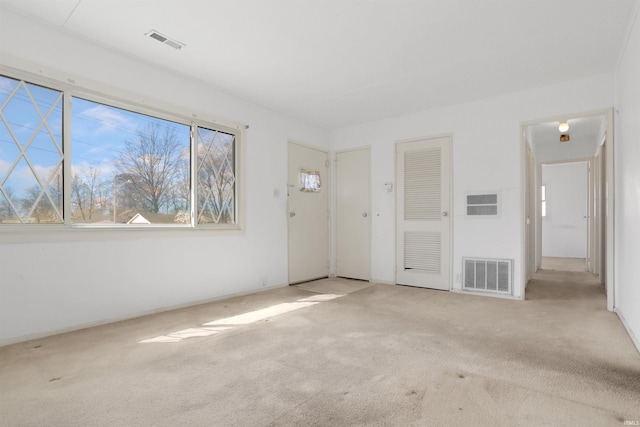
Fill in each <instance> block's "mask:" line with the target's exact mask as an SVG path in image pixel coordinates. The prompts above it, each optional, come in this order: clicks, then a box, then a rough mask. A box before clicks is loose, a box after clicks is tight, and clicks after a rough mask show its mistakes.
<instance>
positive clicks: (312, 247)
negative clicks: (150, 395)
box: [287, 143, 329, 283]
mask: <svg viewBox="0 0 640 427" xmlns="http://www.w3.org/2000/svg"><path fill="white" fill-rule="evenodd" d="M328 167H329V155H328V154H327V153H326V152H324V151H320V150H316V149H313V148H308V147H303V146H301V145H298V144H293V143H289V161H288V174H287V175H288V178H287V180H288V185H287V189H288V191H287V193H288V197H287V202H288V241H289V283H300V282H305V281H308V280H313V279H318V278H321V277H327V276H328V275H329V179H328V173H327V171H328ZM303 177H306V178H307V179H306V182H307V188H306V189H305V188H303V184H302V182H301V181H302V178H303ZM316 177H319V181H320V182H319V184H320V185H319V188H315V190H318V191H314V182H315V179H316Z"/></svg>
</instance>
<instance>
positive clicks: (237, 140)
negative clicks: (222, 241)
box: [0, 64, 248, 233]
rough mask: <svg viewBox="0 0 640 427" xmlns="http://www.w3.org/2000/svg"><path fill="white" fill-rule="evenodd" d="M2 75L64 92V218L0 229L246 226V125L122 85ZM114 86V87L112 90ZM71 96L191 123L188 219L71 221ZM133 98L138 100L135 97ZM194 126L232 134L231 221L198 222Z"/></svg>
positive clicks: (3, 69) (7, 70)
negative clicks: (83, 84)
mask: <svg viewBox="0 0 640 427" xmlns="http://www.w3.org/2000/svg"><path fill="white" fill-rule="evenodd" d="M0 75H2V76H4V77H7V78H10V79H14V80H20V81H24V82H26V83H31V84H34V85H38V86H42V87H45V88H49V89H53V90H56V91H60V92H62V151H63V153H62V177H63V203H62V209H63V222H62V223H51V224H33V223H22V224H0V233H2V232H6V231H9V230H18V231H26V230H38V232H42V231H46V230H50V231H53V230H69V229H71V230H215V231H220V232H222V231H229V232H242V231H244V229H245V209H244V206H245V192H244V162H245V156H244V146H245V132H246V129H247V128H248V126H246V125H241V124H238V123H231V122H226V121H224V120H221V119H219V118H217V117H212V116H210V115H207V114H201V113H196V112H185V111H184V110H183V109H180V108H179V107H176V106H174V105H169V104H166V103H164V102H162V101H157V100H152V99H149V98H148V97H145V96H141V95H137V96H136V95H135V94H133V93H131V92H126V91H123V90H121V89H112V88H108V87H101V89H102V91H97V90H93V89H91V88H86V87H78V86H76V84H75V81H73V80H71V79H68V83H63V82H61V81H59V80H56V79H53V78H48V77H44V76H41V75H36V74H32V73H29V72H27V71H23V70H18V69H14V68H11V67H7V66H4V65H2V64H0ZM110 89H112V90H110ZM107 91H109V92H115V93H117V94H118V95H119V96H116V95H106V94H105V92H107ZM72 98H81V99H83V100H86V101H89V102H95V103H99V104H103V105H106V106H109V107H114V108H119V109H123V110H127V111H130V112H133V113H138V114H143V115H147V116H151V117H154V118H157V119H161V120H168V121H171V122H175V123H179V124H183V125H187V126H189V127H190V135H189V138H190V142H189V155H190V162H189V165H190V173H189V176H190V182H189V184H190V189H189V191H190V195H189V196H190V199H191V203H190V218H191V221H190V223H189V224H177V223H175V224H103V223H102V224H92V223H72V222H71V219H72V218H71V212H72V210H71V206H72V200H71V198H72V192H71V176H72V153H73V146H72V143H71V132H72V113H71V111H72V108H73V105H72ZM136 99H137V101H136ZM198 127H202V128H207V129H212V130H215V131H220V132H224V133H228V134H232V135H234V147H233V150H234V178H235V183H234V223H233V224H215V223H204V224H198V222H197V203H198V201H197V200H198V199H197V185H198V183H197V165H196V163H197V156H196V153H197V151H196V149H197V139H196V129H197V128H198Z"/></svg>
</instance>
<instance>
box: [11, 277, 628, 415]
mask: <svg viewBox="0 0 640 427" xmlns="http://www.w3.org/2000/svg"><path fill="white" fill-rule="evenodd" d="M323 283H324V284H325V286H326V289H327V292H326V293H325V292H322V285H323ZM309 289H311V290H309ZM527 296H528V300H527V301H511V300H505V299H495V298H486V297H480V296H473V295H466V294H459V293H449V292H442V291H434V290H426V289H417V288H411V287H403V286H391V285H379V284H376V285H372V286H369V284H366V283H363V282H351V281H346V280H341V279H328V280H325V281H318V282H314V283H313V284H309V285H302V286H292V287H287V288H281V289H276V290H271V291H266V292H262V293H258V294H253V295H249V296H244V297H237V298H232V299H228V300H224V301H218V302H215V303H211V304H206V305H201V306H197V307H192V308H189V309H182V310H177V311H172V312H167V313H162V314H158V315H153V316H148V317H144V318H140V319H135V320H131V321H126V322H120V323H116V324H112V325H107V326H101V327H96V328H92V329H86V330H82V331H78V332H74V333H68V334H63V335H58V336H53V337H49V338H45V339H39V340H34V341H30V342H25V343H20V344H15V345H11V346H6V347H3V348H0V425H1V426H456V425H465V426H622V425H624V423H625V421H627V422H631V423H633V422H636V421H638V420H640V355H639V354H638V352H637V351H636V349H635V348H634V347H633V344H632V342H631V340H630V339H629V337H628V335H627V334H626V332H625V331H624V328H623V327H622V325H621V324H620V321H619V320H618V318H617V317H616V315H615V314H613V313H610V312H607V311H606V310H605V296H604V292H603V289H602V286H600V285H597V284H595V283H594V281H593V280H592V279H591V276H589V275H588V274H586V273H571V272H554V271H544V270H543V271H541V272H540V273H539V274H538V275H537V276H536V279H535V280H533V281H532V282H531V283H530V284H529V286H528V288H527Z"/></svg>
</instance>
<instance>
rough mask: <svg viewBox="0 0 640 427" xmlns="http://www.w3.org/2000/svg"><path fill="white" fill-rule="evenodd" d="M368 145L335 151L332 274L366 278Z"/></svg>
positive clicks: (368, 257)
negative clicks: (334, 267)
mask: <svg viewBox="0 0 640 427" xmlns="http://www.w3.org/2000/svg"><path fill="white" fill-rule="evenodd" d="M369 164H370V155H369V149H368V148H364V149H359V150H352V151H343V152H340V153H337V154H336V276H340V277H348V278H351V279H361V280H369V278H370V259H371V215H370V214H369V213H370V192H371V188H370V177H371V175H370V167H369Z"/></svg>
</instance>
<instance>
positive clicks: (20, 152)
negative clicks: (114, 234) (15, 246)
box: [0, 77, 63, 223]
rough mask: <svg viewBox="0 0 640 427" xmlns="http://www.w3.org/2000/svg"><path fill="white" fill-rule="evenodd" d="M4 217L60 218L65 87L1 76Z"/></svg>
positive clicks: (0, 207)
mask: <svg viewBox="0 0 640 427" xmlns="http://www.w3.org/2000/svg"><path fill="white" fill-rule="evenodd" d="M0 100H2V109H1V110H0V119H1V122H0V141H1V142H0V194H2V198H0V221H1V222H3V223H5V222H9V223H11V222H20V223H62V222H63V218H62V189H63V184H62V161H63V156H62V93H61V92H59V91H56V90H53V89H48V88H44V87H41V86H36V85H33V84H29V83H25V82H22V81H18V80H14V79H9V78H6V77H2V78H1V79H0Z"/></svg>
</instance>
